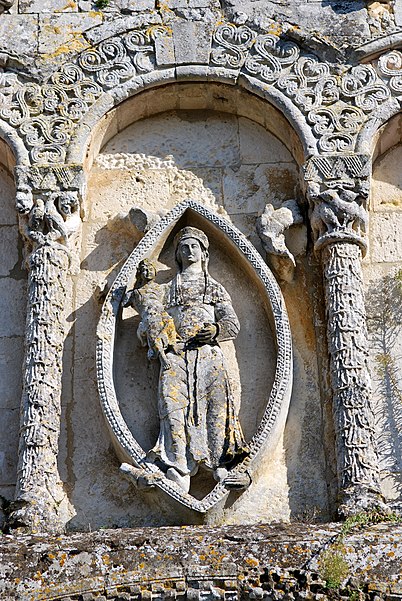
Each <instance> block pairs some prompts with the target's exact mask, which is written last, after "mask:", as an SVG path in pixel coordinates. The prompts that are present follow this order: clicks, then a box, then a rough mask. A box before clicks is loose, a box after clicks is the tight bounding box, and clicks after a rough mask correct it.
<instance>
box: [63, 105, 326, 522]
mask: <svg viewBox="0 0 402 601" xmlns="http://www.w3.org/2000/svg"><path fill="white" fill-rule="evenodd" d="M172 97H173V96H172ZM189 97H191V94H190V95H187V99H188V98H189ZM141 103H142V104H141ZM151 103H152V99H151V100H150V99H149V98H148V100H147V99H145V100H144V99H142V98H139V99H138V102H137V104H136V103H131V104H130V105H129V106H128V107H125V106H124V105H122V107H121V110H120V113H118V112H117V113H116V114H114V115H113V116H111V117H108V118H107V119H106V120H105V123H104V124H102V123H101V124H100V127H99V131H98V134H97V136H98V137H97V138H96V140H95V142H94V143H93V145H92V150H91V151H90V155H89V156H90V160H93V165H92V169H91V172H90V178H89V185H88V195H87V201H86V205H85V207H84V212H85V215H84V220H83V225H82V236H81V241H82V242H81V256H80V261H81V263H80V266H79V268H78V266H77V268H76V270H75V275H74V276H72V279H71V283H72V288H73V294H72V297H73V299H74V300H73V304H72V306H71V310H70V315H69V318H68V319H69V321H70V322H71V332H70V336H69V338H68V341H67V346H66V348H67V350H66V368H65V373H66V375H65V382H64V400H63V407H64V414H63V415H64V418H63V423H64V425H65V427H64V430H63V434H62V453H61V475H62V478H63V480H65V481H67V483H68V486H69V493H70V500H71V502H72V505H73V507H74V511H75V513H76V515H75V517H74V518H73V519H72V520H71V522H70V524H69V527H71V528H77V529H78V528H79V529H86V528H99V527H102V526H103V527H113V526H134V525H138V526H140V525H151V524H152V525H154V526H155V525H164V524H180V523H195V522H197V519H198V520H199V519H200V518H197V516H195V515H194V514H190V513H189V512H187V511H185V510H182V509H180V510H178V508H177V506H174V505H173V503H172V502H171V501H169V500H167V499H166V498H164V497H163V496H162V494H161V493H160V492H148V493H143V492H139V491H137V490H136V489H135V488H134V487H133V485H132V484H130V483H129V482H127V481H126V480H125V479H124V478H123V477H122V475H121V474H120V473H119V461H118V459H117V457H116V454H115V451H114V449H113V447H112V444H111V439H110V437H109V435H108V432H107V430H106V426H105V424H104V420H103V417H102V414H101V409H100V405H99V399H98V392H97V387H96V375H95V342H96V337H95V330H96V325H97V321H98V319H99V313H100V307H101V303H102V300H101V299H100V298H99V294H98V293H99V291H100V290H101V289H102V287H103V283H104V281H105V280H107V281H108V283H109V285H110V283H111V282H112V281H113V279H114V277H115V276H116V274H117V272H118V270H119V269H120V267H121V265H122V264H123V262H124V260H125V259H126V258H127V256H128V254H129V253H130V252H131V251H132V249H133V247H134V245H135V243H136V240H138V238H136V237H135V233H134V229H133V226H132V224H131V222H130V219H129V217H128V213H129V210H130V209H131V208H132V207H133V206H140V207H142V208H143V209H145V210H147V211H151V212H155V213H159V214H162V213H163V212H165V211H166V210H168V209H170V208H171V207H173V206H174V205H176V204H177V203H178V202H179V201H181V200H183V199H185V198H188V197H189V196H190V197H193V198H195V199H197V200H199V201H200V202H202V203H204V204H207V205H208V206H210V207H211V208H212V209H213V210H214V211H217V212H218V213H220V214H223V215H226V217H227V218H228V219H229V220H231V221H232V223H233V224H234V225H236V226H237V227H238V228H239V229H240V230H241V231H242V232H243V233H244V234H245V235H246V236H247V237H248V238H249V239H250V240H251V242H252V243H253V244H255V245H256V246H257V248H258V249H259V250H260V252H261V253H262V252H263V251H262V248H261V247H260V243H259V239H258V237H257V235H256V233H255V221H256V217H257V215H258V214H259V213H261V211H262V210H263V209H264V206H265V204H266V203H267V202H271V203H274V204H276V205H277V206H279V204H280V203H281V202H282V201H284V200H287V199H289V198H293V197H294V194H295V187H296V182H297V178H298V165H297V163H296V161H295V160H294V158H293V157H292V154H291V153H290V152H289V150H288V149H287V148H286V147H285V145H284V144H283V143H282V142H281V141H280V140H279V139H278V138H277V137H275V136H274V135H273V134H272V133H270V132H269V131H267V129H266V127H265V128H264V127H263V126H262V125H260V124H259V123H256V122H255V121H254V120H251V119H249V118H247V117H245V116H241V115H239V111H237V114H233V112H224V111H222V110H220V111H219V110H206V109H205V107H204V106H203V104H202V103H201V101H200V102H198V103H197V95H195V96H194V97H193V102H192V104H190V105H189V104H187V105H185V106H183V103H182V104H181V105H180V103H178V104H177V105H176V106H175V107H173V106H172V108H171V110H168V111H165V112H163V113H162V112H158V111H156V112H158V114H155V115H149V116H147V118H144V114H143V113H141V110H142V109H141V106H142V107H144V106H148V107H149V106H150V104H151ZM160 103H161V105H162V106H165V107H166V106H167V105H169V102H168V99H166V98H165V99H163V98H161V99H160ZM229 104H230V103H229ZM223 106H225V104H224V103H223ZM250 107H251V108H252V105H250ZM214 108H215V107H214ZM229 109H230V106H229ZM244 111H245V112H246V110H245V109H244ZM250 112H252V111H251V110H250ZM255 114H257V111H255ZM258 115H259V120H260V122H261V120H262V119H263V113H262V112H261V111H260V112H259V113H258ZM139 117H143V118H142V119H139V120H137V119H138V118H139ZM130 123H131V124H130ZM265 125H266V124H265ZM279 125H280V124H279ZM275 127H277V128H278V122H276V124H275V122H273V125H272V129H275ZM287 127H288V131H291V130H290V127H289V126H287ZM279 129H280V128H279ZM105 132H107V133H105ZM283 136H284V138H285V139H286V140H287V143H288V144H289V145H290V144H291V140H292V136H293V138H294V133H293V134H292V133H290V134H288V132H287V131H286V130H285V131H283ZM105 140H106V142H105ZM107 140H108V141H107ZM102 144H103V146H102ZM96 146H97V148H96ZM94 148H95V150H94ZM98 149H100V151H99V153H97V150H98ZM210 233H211V234H212V235H211V260H210V271H211V274H212V276H213V277H215V278H216V279H217V280H218V281H220V282H221V283H222V284H223V285H224V286H225V287H226V288H227V290H228V291H229V292H230V294H231V296H232V300H233V304H234V307H235V309H236V311H237V313H238V315H239V318H240V323H241V333H240V336H239V338H238V339H237V340H236V342H235V347H236V354H237V359H238V363H239V367H240V373H241V386H242V409H241V412H240V418H241V421H242V425H243V428H244V431H245V434H246V437H247V438H249V437H251V435H252V434H253V433H254V432H255V430H256V428H257V425H258V421H259V419H260V417H261V414H262V411H263V399H264V398H265V396H266V391H267V386H268V385H269V383H270V381H272V377H273V372H274V363H275V349H274V342H273V337H272V334H271V331H270V327H269V319H268V315H267V310H266V307H265V306H264V303H263V302H262V301H261V296H260V294H259V291H258V284H257V283H256V282H255V281H252V279H250V276H248V275H247V274H245V273H244V271H243V268H242V265H240V264H237V263H235V262H234V260H233V255H231V252H230V250H229V249H228V248H226V246H225V244H221V243H220V241H219V239H218V238H217V237H214V235H213V232H212V230H211V232H210ZM304 236H305V232H304V231H303V229H302V228H301V229H299V231H298V232H296V234H295V235H294V237H293V238H292V239H291V240H290V243H291V245H293V249H294V251H295V252H300V248H301V247H302V246H303V237H304ZM173 267H174V262H173V257H172V249H171V247H170V248H169V245H168V246H167V247H166V248H165V250H164V251H163V252H162V253H161V255H160V257H159V263H158V268H159V269H160V270H161V271H162V272H164V273H163V274H162V278H163V277H164V276H165V277H167V275H168V274H171V273H172V271H171V269H172V268H173ZM307 271H308V270H306V269H305V266H304V263H303V260H302V259H300V261H298V267H297V270H296V278H295V280H294V282H293V283H291V284H287V285H286V286H284V293H285V297H286V303H287V308H288V311H289V315H290V320H291V327H292V333H293V337H294V355H295V358H294V366H295V367H294V374H295V382H294V393H293V397H292V401H291V407H290V413H289V416H288V421H287V427H286V431H285V435H284V439H283V440H281V442H280V444H279V446H278V450H277V452H276V454H275V456H273V457H266V456H264V454H263V455H262V461H261V464H260V467H259V469H258V471H257V473H256V474H255V478H254V482H253V484H252V485H251V487H250V488H249V489H248V490H247V491H246V492H245V493H243V494H242V495H241V496H239V497H238V498H235V499H233V500H232V501H231V506H230V510H228V511H227V510H223V511H222V510H217V511H216V512H215V513H214V514H212V515H211V516H210V519H211V521H214V520H215V521H219V522H222V523H255V522H257V523H258V522H267V521H273V520H283V519H289V518H290V519H292V518H297V517H306V516H309V517H311V515H313V514H317V515H318V516H320V517H322V518H323V519H325V518H326V517H328V505H329V503H328V498H327V480H328V475H327V468H326V461H325V452H324V445H323V438H324V437H323V424H322V415H321V407H320V390H319V384H318V382H319V378H318V373H317V361H316V341H315V336H314V328H313V318H312V311H311V299H310V297H309V294H308V287H309V282H308V276H307ZM137 323H138V318H137V317H136V315H135V313H134V312H133V311H132V310H124V312H123V315H122V321H121V323H120V325H119V328H118V336H117V342H116V349H117V351H116V354H117V359H116V367H115V380H116V382H117V384H116V389H117V393H118V398H119V402H120V405H121V409H122V412H123V414H124V417H125V418H126V420H127V422H128V423H129V425H130V428H131V429H132V431H133V433H134V435H135V436H136V437H137V439H138V440H139V442H141V443H142V444H143V445H144V448H150V447H151V446H152V445H153V444H154V442H155V440H156V437H157V433H158V417H157V414H156V390H157V365H156V363H155V362H154V363H152V362H148V361H147V359H146V351H145V350H144V349H143V348H141V347H140V346H139V342H138V341H137V338H136V325H137ZM228 352H230V350H229V351H228ZM68 366H70V369H69V367H68ZM227 509H228V508H227Z"/></svg>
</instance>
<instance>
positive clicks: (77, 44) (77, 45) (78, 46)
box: [42, 32, 88, 60]
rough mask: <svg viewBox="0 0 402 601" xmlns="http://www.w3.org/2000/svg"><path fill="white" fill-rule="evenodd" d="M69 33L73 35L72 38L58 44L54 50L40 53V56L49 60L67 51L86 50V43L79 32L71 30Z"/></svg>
mask: <svg viewBox="0 0 402 601" xmlns="http://www.w3.org/2000/svg"><path fill="white" fill-rule="evenodd" d="M71 35H72V36H73V39H71V40H68V41H67V42H66V43H65V44H62V45H61V46H59V47H58V48H57V50H55V51H54V52H51V53H48V54H42V58H43V59H45V60H51V59H53V58H56V57H58V56H60V55H62V54H67V53H69V52H80V51H81V50H86V49H87V48H88V44H87V42H86V41H85V40H84V38H83V37H82V34H81V33H79V32H72V33H71Z"/></svg>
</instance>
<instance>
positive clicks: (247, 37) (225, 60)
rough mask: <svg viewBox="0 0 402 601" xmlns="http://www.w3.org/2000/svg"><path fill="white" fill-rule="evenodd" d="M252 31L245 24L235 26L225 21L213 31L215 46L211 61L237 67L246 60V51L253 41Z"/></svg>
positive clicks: (233, 67)
mask: <svg viewBox="0 0 402 601" xmlns="http://www.w3.org/2000/svg"><path fill="white" fill-rule="evenodd" d="M254 35H255V34H254V32H253V31H252V30H251V29H250V28H249V27H246V26H241V27H236V26H235V25H232V24H231V23H227V24H224V25H221V26H220V27H218V29H217V30H216V32H215V41H216V42H217V44H218V45H217V47H215V48H213V49H212V53H211V58H212V63H214V64H216V65H219V66H222V67H228V68H229V69H238V68H239V67H241V66H242V65H243V64H244V62H245V60H246V52H247V50H249V48H251V45H252V44H253V42H254V39H255V38H254Z"/></svg>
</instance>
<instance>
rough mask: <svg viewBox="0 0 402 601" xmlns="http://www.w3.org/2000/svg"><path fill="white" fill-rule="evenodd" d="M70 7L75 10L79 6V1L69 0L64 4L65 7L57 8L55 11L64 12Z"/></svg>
mask: <svg viewBox="0 0 402 601" xmlns="http://www.w3.org/2000/svg"><path fill="white" fill-rule="evenodd" d="M69 8H72V9H73V10H74V9H75V8H77V3H76V2H74V0H67V2H66V4H65V5H64V6H63V8H56V9H55V11H54V12H55V13H62V12H64V11H65V10H68V9H69Z"/></svg>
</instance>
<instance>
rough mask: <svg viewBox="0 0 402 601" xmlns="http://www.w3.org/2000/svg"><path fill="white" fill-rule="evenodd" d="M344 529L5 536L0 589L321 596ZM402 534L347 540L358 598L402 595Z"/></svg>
mask: <svg viewBox="0 0 402 601" xmlns="http://www.w3.org/2000/svg"><path fill="white" fill-rule="evenodd" d="M340 531H341V525H340V524H324V525H306V524H287V525H283V524H277V525H269V526H268V525H259V526H225V527H214V528H212V527H195V526H189V527H181V528H177V527H174V528H173V527H164V528H141V529H127V530H104V531H98V532H93V533H79V534H71V535H65V536H60V537H48V536H39V535H36V536H20V535H6V536H3V537H2V538H1V540H0V553H1V564H0V569H1V574H2V575H3V576H2V578H1V579H0V594H1V598H2V599H4V600H8V599H10V600H12V599H20V600H21V601H24V600H28V599H29V600H32V601H33V600H36V601H39V600H45V599H65V600H66V599H67V598H68V599H71V600H83V599H85V600H86V601H91V600H92V599H97V600H98V601H101V600H102V599H103V598H104V599H115V600H116V601H117V599H129V600H131V599H168V598H170V599H190V598H192V599H201V598H202V599H253V598H255V599H257V598H267V599H268V598H270V599H271V600H274V601H275V600H278V601H279V600H282V599H287V600H290V599H301V598H306V599H317V600H318V599H321V600H324V599H325V598H327V597H328V596H334V592H333V591H330V590H329V589H327V588H326V585H325V582H324V581H323V580H322V579H321V578H320V577H319V575H318V570H319V555H320V553H321V552H322V551H325V550H328V548H331V544H333V543H334V541H336V539H337V536H338V535H339V533H340ZM401 537H402V526H400V525H395V524H379V525H376V526H371V527H368V528H365V529H364V530H356V531H354V532H353V533H352V534H350V535H348V536H346V537H345V538H344V541H343V543H344V557H345V560H346V561H347V562H348V564H349V573H348V575H347V576H346V578H344V585H343V586H344V589H345V590H347V591H349V593H350V591H351V590H356V591H359V590H360V592H359V595H360V597H359V599H360V601H362V600H363V599H367V600H370V601H374V599H376V601H380V600H381V599H384V600H385V601H399V599H402V578H401V574H402V547H401V545H400V540H401ZM346 582H348V585H347V586H348V588H346ZM338 592H339V591H338ZM349 593H347V594H349ZM341 598H342V591H341ZM357 598H358V597H356V599H357Z"/></svg>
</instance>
